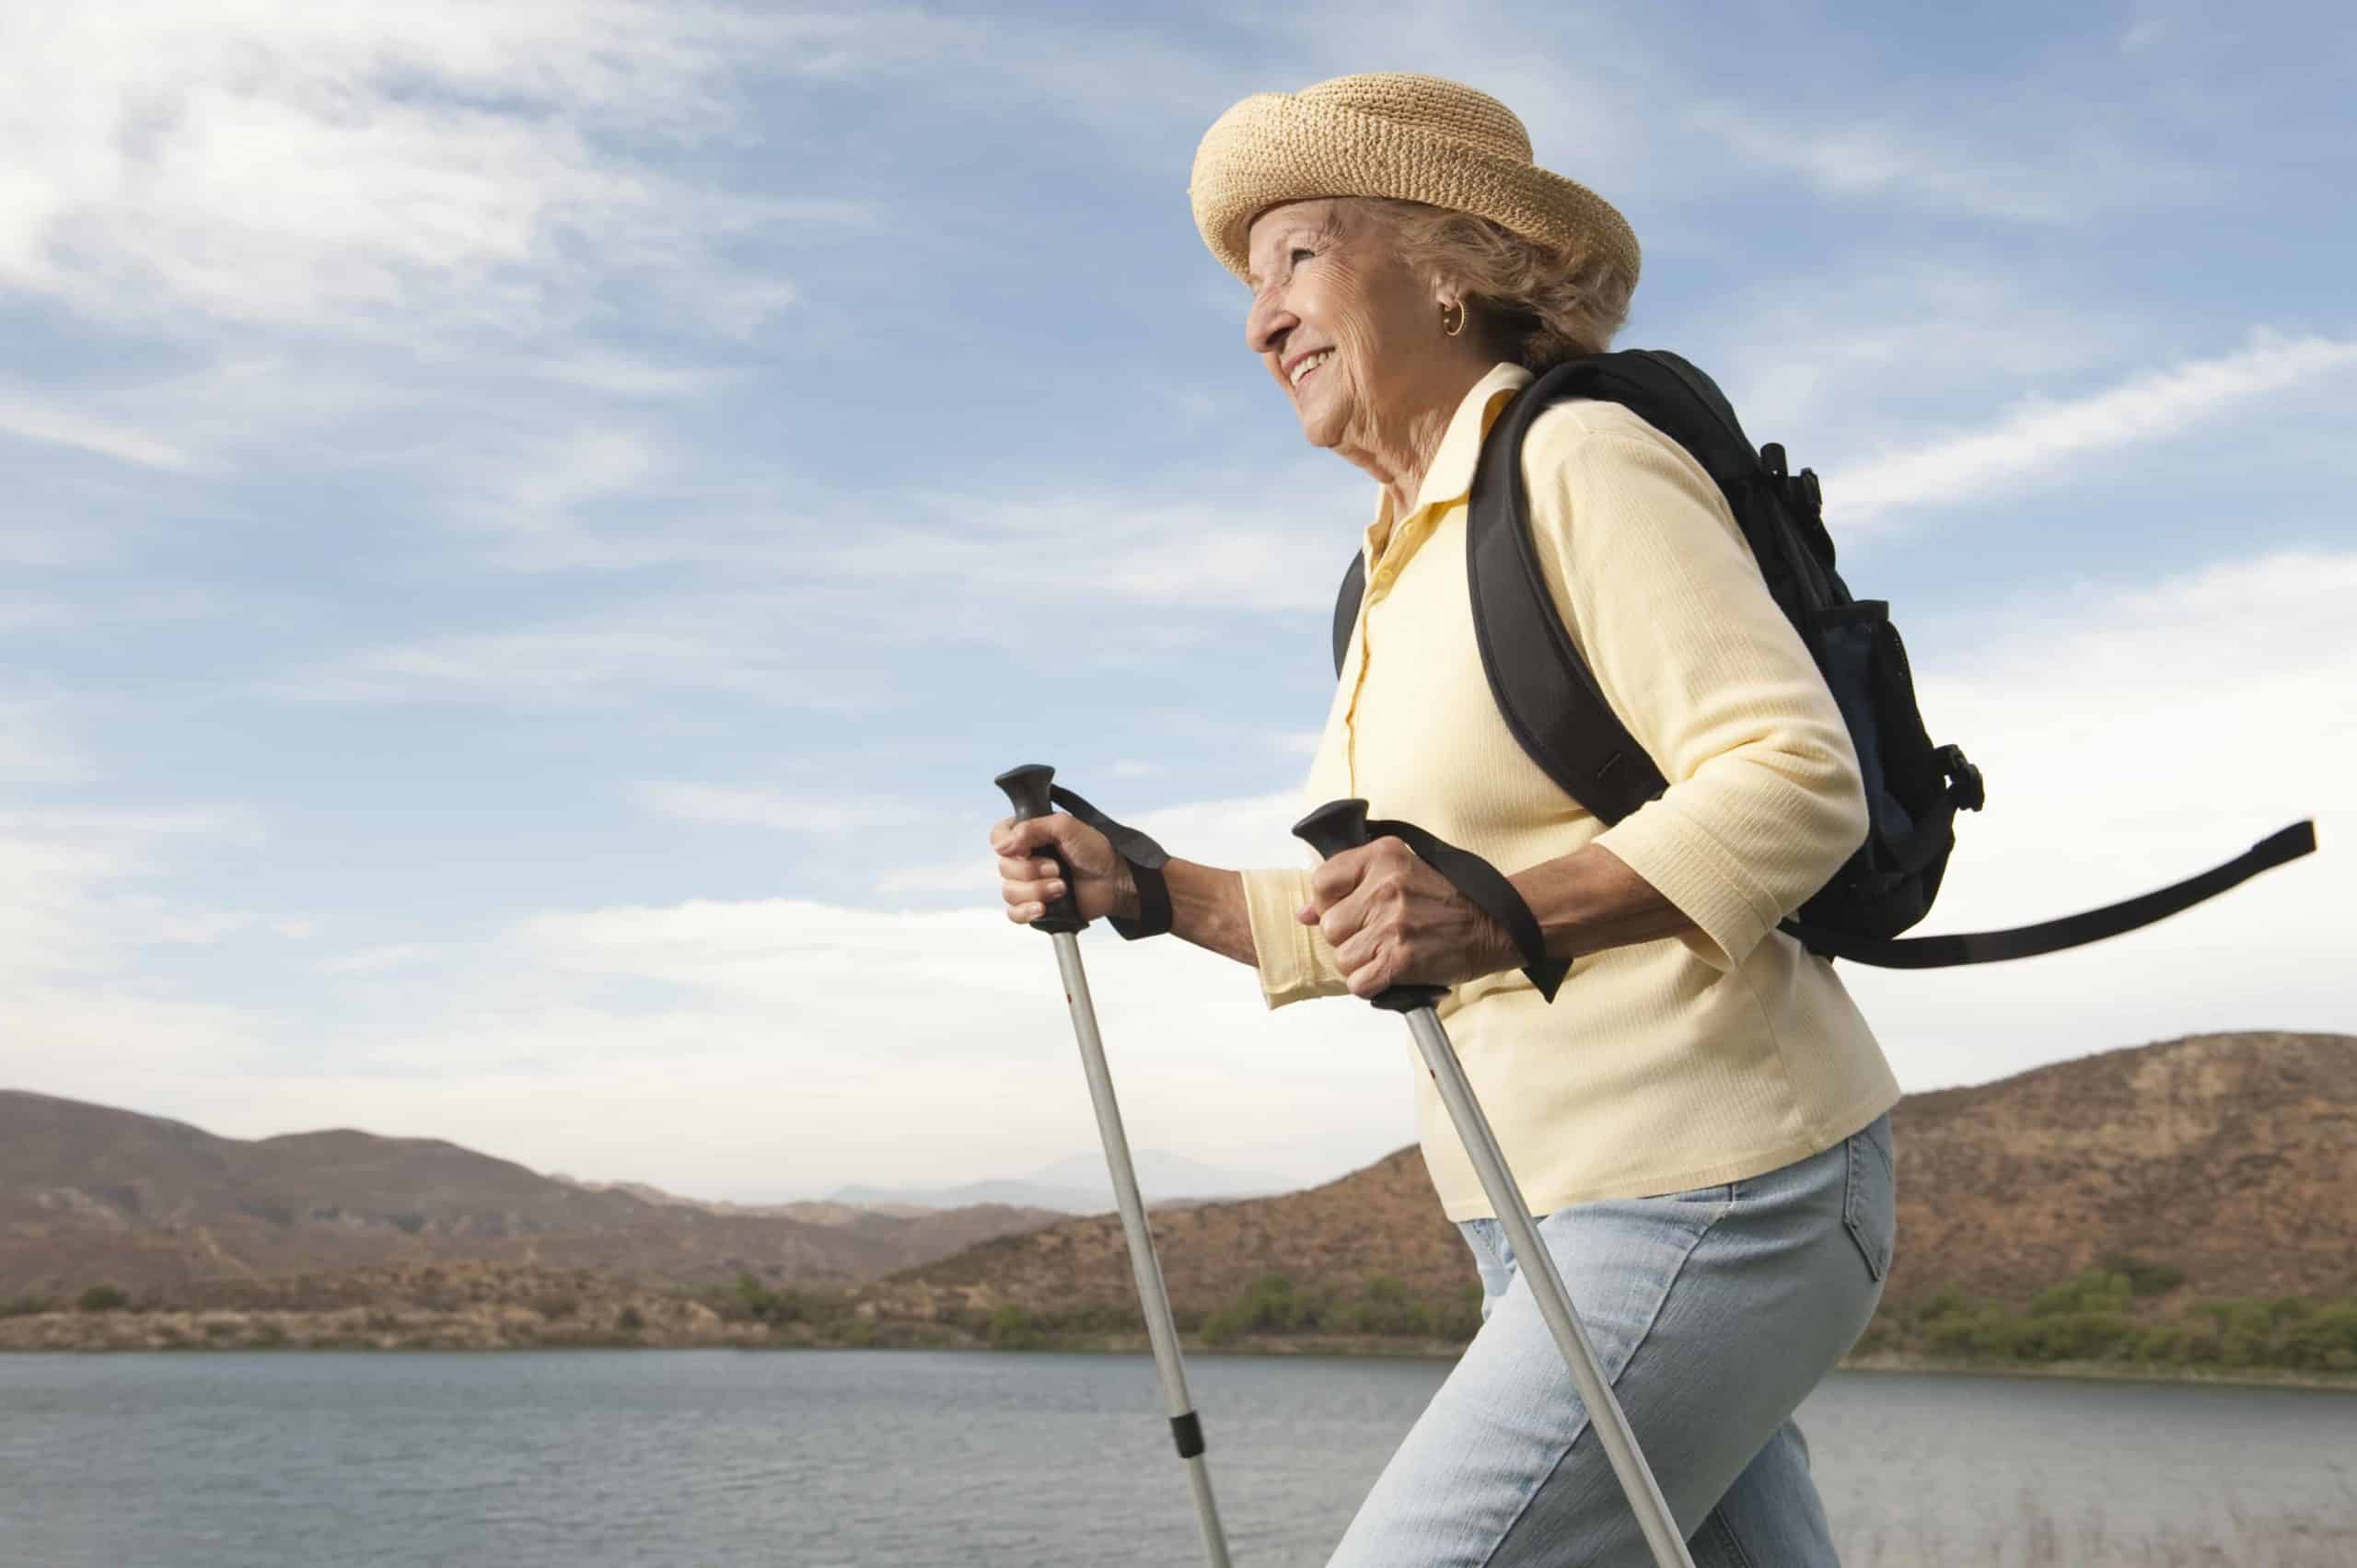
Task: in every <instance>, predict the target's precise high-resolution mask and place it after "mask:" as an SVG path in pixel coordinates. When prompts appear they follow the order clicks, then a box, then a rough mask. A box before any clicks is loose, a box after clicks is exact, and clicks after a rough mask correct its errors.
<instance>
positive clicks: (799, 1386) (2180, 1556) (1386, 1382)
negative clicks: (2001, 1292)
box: [0, 1351, 2357, 1568]
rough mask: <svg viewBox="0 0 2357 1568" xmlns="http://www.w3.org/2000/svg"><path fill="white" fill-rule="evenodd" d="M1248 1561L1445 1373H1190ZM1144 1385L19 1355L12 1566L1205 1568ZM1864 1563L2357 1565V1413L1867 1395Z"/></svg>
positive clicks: (1327, 1509) (1261, 1367)
mask: <svg viewBox="0 0 2357 1568" xmlns="http://www.w3.org/2000/svg"><path fill="white" fill-rule="evenodd" d="M1188 1370H1189V1375H1190V1381H1191V1382H1192V1384H1193V1385H1194V1388H1195V1395H1196V1402H1197V1404H1198V1405H1199V1407H1200V1408H1201V1409H1202V1412H1203V1418H1204V1423H1205V1427H1206V1429H1207V1431H1208V1433H1209V1434H1210V1438H1211V1445H1212V1447H1211V1458H1212V1463H1213V1480H1214V1484H1215V1485H1216V1487H1217V1489H1218V1492H1219V1496H1220V1502H1221V1506H1222V1511H1223V1512H1224V1513H1225V1516H1226V1519H1227V1524H1228V1528H1229V1534H1230V1539H1231V1541H1232V1543H1233V1546H1234V1549H1235V1555H1236V1561H1237V1565H1238V1568H1279V1565H1283V1568H1296V1565H1297V1568H1316V1565H1318V1564H1320V1563H1322V1562H1324V1561H1325V1555H1326V1553H1327V1551H1329V1550H1330V1548H1331V1547H1332V1545H1333V1542H1334V1541H1335V1540H1336V1539H1337V1538H1339V1536H1340V1535H1341V1530H1342V1527H1343V1526H1344V1525H1345V1524H1346V1523H1347V1522H1348V1521H1349V1519H1350V1516H1351V1514H1352V1511H1353V1508H1355V1507H1356V1505H1357V1504H1358V1500H1359V1498H1360V1496H1361V1494H1362V1493H1364V1491H1365V1490H1366V1488H1367V1486H1368V1485H1369V1484H1370V1483H1371V1482H1372V1481H1374V1479H1375V1477H1376V1472H1377V1471H1378V1470H1380V1469H1382V1466H1383V1463H1384V1460H1385V1459H1386V1458H1387V1456H1388V1455H1389V1453H1390V1450H1391V1447H1392V1446H1393V1445H1394V1444H1395V1443H1396V1442H1397V1441H1398V1440H1399V1435H1400V1434H1401V1433H1402V1432H1404V1431H1405V1430H1406V1429H1407V1427H1408V1425H1409V1423H1411V1421H1413V1420H1414V1418H1415V1415H1416V1412H1417V1411H1419V1410H1420V1409H1421V1408H1422V1405H1423V1403H1424V1401H1425V1400H1427V1399H1429V1398H1430V1397H1431V1395H1432V1391H1433V1389H1434V1388H1435V1387H1437V1386H1438V1384H1439V1382H1440V1380H1441V1378H1442V1376H1444V1375H1445V1374H1446V1367H1445V1366H1444V1365H1441V1364H1438V1363H1434V1362H1390V1361H1353V1360H1339V1359H1323V1358H1318V1359H1311V1358H1303V1359H1284V1358H1262V1357H1246V1356H1198V1357H1194V1358H1191V1359H1190V1361H1189V1363H1188ZM1159 1409H1160V1407H1159V1404H1158V1396H1157V1393H1156V1386H1155V1377H1154V1368H1153V1364H1152V1363H1151V1362H1150V1361H1148V1360H1146V1359H1145V1358H1144V1357H1130V1356H1078V1355H1014V1354H980V1353H970V1354H947V1353H940V1354H935V1353H913V1352H897V1353H887V1352H795V1353H776V1352H771V1353H761V1352H746V1353H731V1352H723V1351H679V1352H653V1351H644V1352H621V1353H597V1352H585V1353H520V1354H493V1355H440V1354H409V1353H401V1354H375V1355H369V1354H354V1355H343V1354H324V1353H280V1354H261V1355H239V1354H226V1353H191V1354H182V1355H107V1356H87V1357H80V1356H29V1355H16V1356H0V1564H6V1568H18V1565H20V1564H21V1565H25V1568H151V1565H152V1568H279V1565H282V1564H283V1565H287V1568H295V1565H300V1568H359V1565H362V1564H371V1565H374V1564H434V1565H435V1568H468V1565H473V1564H482V1565H483V1568H559V1565H562V1568H621V1565H622V1564H661V1565H663V1568H695V1565H703V1564H709V1565H712V1568H748V1565H750V1564H756V1563H760V1564H771V1563H782V1564H793V1565H794V1568H854V1565H856V1568H949V1565H952V1564H955V1565H957V1568H974V1565H996V1564H1004V1565H1006V1568H1099V1565H1102V1564H1108V1563H1155V1564H1188V1563H1193V1562H1200V1561H1201V1560H1202V1559H1201V1553H1200V1549H1199V1547H1198V1546H1197V1544H1196V1537H1195V1527H1194V1516H1193V1511H1192V1508H1191V1506H1190V1504H1189V1502H1188V1499H1187V1489H1186V1482H1185V1477H1184V1474H1183V1471H1182V1469H1181V1467H1180V1465H1179V1461H1178V1459H1177V1458H1175V1457H1174V1456H1173V1455H1172V1453H1171V1451H1170V1446H1169V1437H1168V1430H1167V1427H1166V1426H1165V1425H1164V1423H1163V1422H1162V1420H1161V1417H1160V1415H1159ZM1802 1420H1803V1423H1804V1425H1805V1428H1806V1430H1807V1432H1808V1434H1809V1438H1810V1443H1811V1446H1812V1449H1813V1451H1814V1454H1815V1458H1816V1468H1817V1477H1818V1481H1819V1484H1820V1486H1821V1487H1822V1488H1823V1490H1824V1492H1825V1494H1826V1502H1827V1504H1828V1507H1829V1510H1830V1511H1831V1514H1832V1516H1833V1519H1834V1523H1835V1527H1836V1530H1837V1532H1838V1534H1839V1536H1840V1542H1841V1549H1842V1553H1843V1561H1844V1562H1846V1563H1848V1564H1849V1565H1850V1568H1877V1565H1889V1568H1898V1565H1900V1564H1904V1565H1907V1568H1942V1565H1953V1568H1964V1565H1967V1564H1971V1565H1974V1568H1980V1565H1983V1564H1995V1565H2000V1568H2013V1565H2020V1568H2032V1565H2042V1564H2070V1565H2072V1568H2109V1565H2111V1564H2140V1565H2141V1564H2172V1565H2173V1564H2179V1563H2188V1564H2190V1563H2202V1564H2210V1563H2218V1564H2226V1563H2232V1564H2236V1565H2238V1568H2248V1565H2256V1564H2264V1565H2270V1568H2308V1565H2311V1564H2314V1565H2317V1568H2323V1565H2326V1564H2335V1565H2345V1564H2351V1563H2357V1396H2351V1395H2348V1394H2340V1393H2316V1392H2308V1391H2303V1390H2298V1389H2254V1388H2186V1387H2166V1386H2148V1385H2137V1384H2122V1383H2074V1382H2061V1381H2044V1380H2030V1379H2020V1380H2015V1379H1997V1378H1967V1377H1938V1376H1903V1375H1895V1374H1864V1373H1857V1374H1837V1375H1835V1376H1833V1377H1832V1378H1831V1379H1829V1381H1828V1382H1827V1383H1826V1385H1825V1386H1824V1387H1823V1388H1820V1389H1819V1390H1818V1391H1817V1394H1816V1395H1815V1396H1814V1397H1813V1398H1812V1399H1811V1400H1810V1401H1809V1403H1808V1405H1807V1406H1806V1407H1805V1410H1804V1411H1803V1412H1802Z"/></svg>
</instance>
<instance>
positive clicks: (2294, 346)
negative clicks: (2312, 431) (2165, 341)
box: [1826, 333, 2357, 528]
mask: <svg viewBox="0 0 2357 1568" xmlns="http://www.w3.org/2000/svg"><path fill="white" fill-rule="evenodd" d="M2351 366H2357V343H2348V342H2342V341H2340V340H2337V339H2331V338H2313V337H2311V338H2291V339H2285V338H2279V337H2276V336H2274V335H2272V334H2268V333H2259V334H2257V335H2255V336H2254V338H2253V340H2252V342H2251V345H2250V346H2249V347H2248V348H2246V349H2243V350H2241V351H2240V352H2238V353H2235V354H2227V355H2225V356H2223V357H2222V358H2217V359H2208V360H2193V361H2189V362H2188V363H2186V364H2183V365H2179V366H2174V367H2172V368H2170V369H2167V370H2163V371H2156V372H2153V373H2150V374H2147V375H2142V376H2138V377H2134V378H2133V379H2131V380H2129V381H2127V382H2125V383H2123V384H2121V385H2119V386H2117V387H2114V388H2112V389H2109V390H2107V391H2103V392H2098V393H2096V394H2095V395H2093V396H2090V397H2084V398H2078V399H2072V400H2067V401H2055V400H2049V399H2044V398H2032V399H2028V400H2026V401H2023V402H2021V403H2019V404H2017V405H2016V406H2015V407H2014V410H2013V412H2010V413H2008V414H2007V415H2006V416H2005V417H2004V418H2003V419H2002V420H2001V421H1999V422H1998V423H1997V424H1995V425H1993V426H1991V427H1990V428H1988V429H1985V430H1980V431H1974V432H1970V433H1968V434H1964V435H1958V436H1950V437H1948V438H1946V439H1944V440H1940V441H1935V442H1931V443H1928V444H1925V445H1922V446H1918V447H1909V448H1905V449H1903V450H1899V451H1896V452H1890V453H1887V454H1885V455H1884V456H1881V457H1878V458H1874V459H1867V460H1865V461H1864V462H1861V463H1859V464H1857V465H1856V466H1854V467H1845V468H1843V469H1841V470H1839V471H1837V472H1834V473H1830V474H1829V475H1828V476H1827V479H1826V494H1827V495H1828V496H1829V497H1833V498H1837V499H1834V500H1832V501H1830V502H1829V510H1836V509H1838V517H1839V520H1840V526H1841V527H1842V528H1860V527H1862V526H1864V525H1869V524H1873V523H1875V522H1877V521H1880V520H1882V519H1884V518H1886V517H1889V516H1891V515H1893V514H1896V513H1899V512H1903V511H1905V510H1907V509H1909V508H1910V507H1920V506H1925V505H1943V506H1944V505H1955V504H1956V503H1958V502H1962V501H1965V500H1968V499H1971V498H1973V497H1975V496H1978V495H1980V494H1985V493H1987V492H1989V491H1991V490H1994V489H1997V488H1999V487H2001V486H2004V485H2008V484H2016V483H2022V482H2027V481H2030V480H2033V479H2035V478H2036V477H2038V476H2039V475H2041V474H2045V473H2048V472H2050V471H2052V470H2057V469H2060V468H2061V467H2062V466H2064V465H2065V464H2066V463H2068V462H2069V461H2070V460H2071V459H2073V458H2077V457H2080V456H2082V455H2084V454H2088V453H2093V452H2101V451H2107V450H2111V449H2114V448H2117V447H2126V446H2130V445H2133V444H2135V443H2138V442H2143V441H2152V440H2156V439H2158V438H2159V437H2161V436H2168V435H2172V434H2174V433H2176V432H2177V431H2180V430H2184V429H2186V428H2188V427H2189V426H2191V425H2193V424H2198V423H2199V422H2200V421H2201V420H2204V419H2208V418H2212V417H2214V416H2216V415H2218V414H2221V413H2223V412H2226V411H2228V410H2230V409H2232V408H2235V407H2236V406H2238V405H2240V404H2244V403H2247V402H2251V401H2256V400H2258V399H2260V398H2263V397H2267V396H2269V395H2270V394H2272V393H2276V392H2281V391H2283V390H2285V389H2289V388H2292V387H2295V386H2298V385H2300V384H2301V383H2303V382H2306V381H2310V380H2315V379H2317V378H2320V377H2328V376H2332V375H2336V374H2339V373H2341V372H2345V371H2347V370H2348V369H2350V368H2351Z"/></svg>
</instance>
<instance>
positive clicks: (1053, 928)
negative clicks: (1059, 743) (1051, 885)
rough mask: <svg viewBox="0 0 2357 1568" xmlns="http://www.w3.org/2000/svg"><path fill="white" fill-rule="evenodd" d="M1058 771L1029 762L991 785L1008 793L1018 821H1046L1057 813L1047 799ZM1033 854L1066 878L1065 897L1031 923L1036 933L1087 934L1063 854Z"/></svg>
mask: <svg viewBox="0 0 2357 1568" xmlns="http://www.w3.org/2000/svg"><path fill="white" fill-rule="evenodd" d="M1055 777H1056V771H1055V769H1053V768H1051V767H1050V766H1048V765H1047V764H1046V763H1045V762H1026V763H1024V764H1023V766H1021V767H1019V768H1009V769H1007V771H1006V772H1003V773H1001V774H999V776H998V777H997V778H995V779H993V780H992V781H991V782H992V783H993V784H996V785H998V787H999V788H1001V789H1003V790H1004V791H1006V799H1007V804H1009V805H1011V806H1013V807H1015V819H1016V821H1018V822H1028V821H1029V820H1031V819H1033V818H1034V817H1045V816H1048V815H1049V814H1050V813H1051V812H1053V811H1054V810H1055V806H1054V804H1053V803H1052V802H1051V800H1050V799H1049V797H1048V790H1049V787H1050V786H1051V784H1054V783H1055ZM1032 853H1033V854H1045V855H1046V856H1047V857H1048V858H1049V859H1051V860H1052V861H1054V862H1055V863H1056V875H1057V876H1059V877H1062V878H1063V882H1064V896H1063V897H1062V898H1061V899H1058V900H1056V901H1055V902H1053V903H1051V904H1050V905H1049V906H1048V908H1047V912H1045V913H1044V914H1042V915H1040V916H1039V919H1037V920H1035V921H1033V922H1032V923H1031V929H1032V930H1034V931H1044V932H1047V933H1049V934H1050V935H1054V934H1056V933H1059V932H1065V931H1086V930H1087V929H1088V922H1086V921H1085V920H1083V919H1081V918H1080V908H1079V906H1078V905H1076V904H1074V902H1073V901H1072V900H1073V880H1072V867H1071V866H1070V865H1067V864H1065V861H1064V855H1063V851H1062V850H1060V849H1058V848H1057V847H1056V846H1055V844H1054V843H1052V842H1050V843H1045V844H1041V845H1040V846H1039V848H1038V849H1037V850H1034V851H1033V852H1032Z"/></svg>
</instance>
